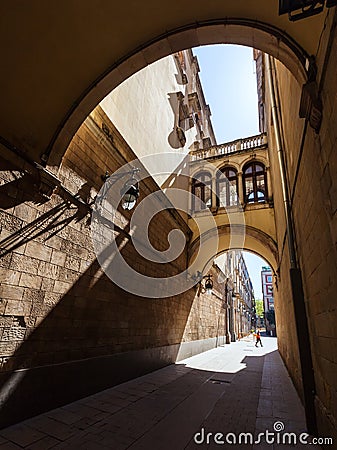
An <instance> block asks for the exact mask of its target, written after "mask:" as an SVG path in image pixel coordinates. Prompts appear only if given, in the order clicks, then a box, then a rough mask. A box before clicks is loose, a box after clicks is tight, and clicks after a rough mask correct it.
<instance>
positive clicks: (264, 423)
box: [0, 338, 320, 450]
mask: <svg viewBox="0 0 337 450" xmlns="http://www.w3.org/2000/svg"><path fill="white" fill-rule="evenodd" d="M263 344H264V346H263V348H261V347H258V348H256V347H255V346H254V343H253V341H252V339H249V338H246V339H243V340H241V341H239V342H235V343H232V344H230V345H226V346H224V347H218V348H216V349H213V350H210V351H208V352H205V353H202V354H200V355H196V356H194V357H191V358H188V359H186V360H184V361H180V362H179V363H178V364H173V365H170V366H167V367H165V368H163V369H160V370H157V371H155V372H152V373H150V374H148V375H145V376H142V377H139V378H136V379H135V380H132V381H129V382H127V383H123V384H120V385H118V386H116V387H114V388H111V389H107V390H105V391H103V392H100V393H98V394H95V395H91V396H90V397H86V398H83V399H81V400H79V401H76V402H74V403H71V404H69V405H66V406H63V407H61V408H57V409H54V410H52V411H49V412H47V413H45V414H41V415H39V416H36V417H34V418H32V419H28V420H25V421H24V422H21V423H19V424H17V425H14V426H12V427H9V428H6V429H3V430H1V431H0V450H3V449H22V448H25V449H31V450H37V449H41V450H46V449H50V448H53V449H85V450H95V449H112V450H122V449H130V450H183V449H186V450H195V449H219V448H225V449H227V448H228V449H232V448H240V449H253V450H255V449H262V450H263V449H269V450H270V449H284V450H286V449H290V448H295V447H296V448H305V447H307V446H306V445H301V444H300V443H298V442H297V445H292V444H289V443H288V441H287V444H286V445H283V444H282V440H280V439H283V437H284V434H283V433H284V432H288V433H295V434H296V436H297V438H298V437H299V436H300V434H301V433H304V432H305V431H306V426H305V420H304V410H303V407H302V405H301V403H300V400H299V398H298V396H297V393H296V391H295V389H294V387H293V384H292V382H291V380H290V378H289V376H288V373H287V371H286V369H285V367H284V365H283V362H282V360H281V357H280V355H279V353H278V351H277V341H276V338H264V339H263ZM274 427H275V429H274ZM283 428H284V431H283V432H282V429H283ZM266 430H268V432H269V433H275V434H274V437H272V436H271V435H270V434H269V444H267V443H266V439H265V432H266ZM275 430H276V431H278V430H280V431H279V433H276V432H275ZM217 433H221V434H217ZM240 433H246V436H243V435H242V436H241V438H240V437H239V434H240ZM258 433H264V434H263V436H262V435H261V436H260V443H258V444H255V445H254V444H252V443H251V442H250V434H252V435H254V439H255V438H256V437H257V435H258ZM239 439H241V443H238V442H239ZM245 439H247V441H246V440H245ZM270 439H275V442H277V439H279V440H280V441H279V444H272V443H270V442H271V441H270ZM309 439H310V438H309ZM235 441H236V445H235ZM246 442H247V443H246ZM315 448H320V447H318V446H315V445H310V449H315Z"/></svg>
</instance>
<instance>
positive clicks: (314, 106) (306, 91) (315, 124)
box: [299, 81, 323, 133]
mask: <svg viewBox="0 0 337 450" xmlns="http://www.w3.org/2000/svg"><path fill="white" fill-rule="evenodd" d="M299 116H300V118H302V119H304V118H305V119H307V120H308V121H309V124H310V126H311V127H312V128H313V129H314V130H315V132H316V133H318V132H319V130H320V127H321V123H322V116H323V107H322V100H321V98H320V96H319V94H318V88H317V83H316V81H308V82H307V83H305V84H304V85H303V88H302V95H301V102H300V112H299Z"/></svg>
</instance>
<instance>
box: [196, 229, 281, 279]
mask: <svg viewBox="0 0 337 450" xmlns="http://www.w3.org/2000/svg"><path fill="white" fill-rule="evenodd" d="M214 231H215V230H210V231H205V232H204V233H202V234H201V235H200V236H198V237H197V238H196V239H194V241H193V242H192V243H191V244H190V247H189V259H190V261H192V262H193V260H194V258H195V256H196V255H197V254H198V258H199V261H200V262H201V265H200V267H199V271H200V272H202V273H205V272H206V271H207V270H208V268H209V267H210V265H211V264H212V261H213V259H214V258H216V257H217V256H219V255H221V254H222V253H224V252H226V251H228V250H246V251H249V252H251V253H254V254H256V255H258V256H260V257H261V258H263V259H264V260H265V261H267V263H268V264H269V266H270V267H271V268H272V271H273V273H274V274H276V273H277V271H278V251H277V244H276V242H275V240H274V239H273V238H272V237H271V236H269V235H268V234H267V233H265V232H264V231H262V230H259V229H257V228H254V227H252V226H249V225H245V226H244V230H243V228H242V226H237V227H236V226H233V225H230V224H225V225H221V226H218V227H217V233H215V232H214ZM214 240H217V247H218V251H217V253H216V254H214V255H210V254H209V253H208V252H207V249H208V248H210V247H211V248H214V244H213V245H212V244H211V242H212V241H213V242H214ZM200 241H203V246H204V249H202V248H200V246H199V244H200ZM207 243H209V244H210V245H209V246H207V245H206V244H207Z"/></svg>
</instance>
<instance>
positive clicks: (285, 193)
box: [265, 55, 317, 435]
mask: <svg viewBox="0 0 337 450" xmlns="http://www.w3.org/2000/svg"><path fill="white" fill-rule="evenodd" d="M265 56H266V73H267V80H268V86H269V94H270V101H271V113H272V118H273V124H274V132H275V139H276V150H277V156H278V162H279V167H280V175H281V187H282V197H283V203H284V213H285V218H286V233H287V243H288V250H289V257H290V283H291V291H292V297H293V305H294V314H295V324H296V331H297V339H298V349H299V356H300V366H301V372H302V386H303V400H304V408H305V415H306V422H307V428H308V432H309V433H310V434H313V435H316V434H317V421H316V411H315V378H314V369H313V363H312V354H311V345H310V333H309V326H308V317H307V312H306V308H305V298H304V290H303V283H302V275H301V269H300V267H299V266H298V262H297V258H296V246H295V238H294V223H293V219H292V206H291V202H290V196H289V185H288V180H287V172H286V164H285V156H284V149H283V144H282V133H281V126H280V120H279V117H280V116H279V115H280V111H279V105H278V104H277V101H276V90H275V78H274V73H273V72H275V65H274V60H272V59H271V57H270V56H269V55H265Z"/></svg>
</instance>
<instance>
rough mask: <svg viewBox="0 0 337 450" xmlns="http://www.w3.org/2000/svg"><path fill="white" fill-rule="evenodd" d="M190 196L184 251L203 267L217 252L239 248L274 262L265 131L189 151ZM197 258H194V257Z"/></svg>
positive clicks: (201, 268) (275, 250) (270, 193)
mask: <svg viewBox="0 0 337 450" xmlns="http://www.w3.org/2000/svg"><path fill="white" fill-rule="evenodd" d="M190 175H191V179H192V183H191V190H192V194H193V200H192V205H191V217H190V219H189V227H190V229H191V230H192V233H193V234H192V238H191V241H190V247H189V255H190V260H191V261H192V262H195V263H196V267H195V269H196V270H199V271H201V272H204V271H205V270H206V269H207V266H209V265H210V264H211V261H212V260H213V259H214V257H215V256H216V255H219V254H221V253H223V252H225V251H226V250H229V249H243V250H248V251H251V252H253V253H255V254H258V255H259V256H261V257H263V258H264V259H265V260H266V261H267V262H268V263H269V264H270V266H271V267H272V268H273V270H274V272H276V271H277V267H278V251H277V238H276V229H275V218H274V208H273V186H272V180H271V179H270V171H269V157H268V142H267V136H266V135H265V134H261V135H258V136H252V137H249V138H245V139H239V140H236V141H233V142H228V143H226V144H221V145H217V146H213V147H210V148H207V149H202V150H199V149H197V150H193V151H191V153H190ZM196 261H198V262H196Z"/></svg>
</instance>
